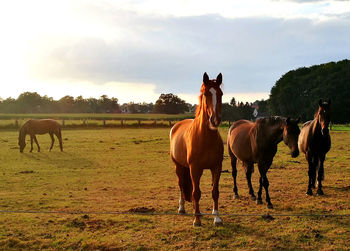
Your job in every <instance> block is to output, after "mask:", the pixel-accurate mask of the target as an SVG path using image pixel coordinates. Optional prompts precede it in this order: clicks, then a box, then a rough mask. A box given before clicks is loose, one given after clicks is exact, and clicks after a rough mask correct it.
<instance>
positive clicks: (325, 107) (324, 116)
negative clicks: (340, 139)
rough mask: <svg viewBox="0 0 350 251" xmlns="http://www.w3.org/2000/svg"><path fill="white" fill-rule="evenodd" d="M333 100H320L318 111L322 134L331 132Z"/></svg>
mask: <svg viewBox="0 0 350 251" xmlns="http://www.w3.org/2000/svg"><path fill="white" fill-rule="evenodd" d="M330 108H331V100H330V99H328V101H322V99H320V100H319V102H318V111H317V113H316V116H317V120H318V123H319V124H320V125H321V133H322V135H327V134H328V133H329V130H328V126H329V123H330V121H331V109H330Z"/></svg>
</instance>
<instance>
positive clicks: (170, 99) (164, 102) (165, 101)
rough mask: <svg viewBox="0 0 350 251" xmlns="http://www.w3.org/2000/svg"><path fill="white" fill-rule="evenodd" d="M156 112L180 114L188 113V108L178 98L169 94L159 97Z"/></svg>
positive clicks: (155, 106) (155, 107)
mask: <svg viewBox="0 0 350 251" xmlns="http://www.w3.org/2000/svg"><path fill="white" fill-rule="evenodd" d="M154 110H155V112H157V113H166V114H178V113H184V112H186V111H188V106H187V105H186V102H185V101H184V100H182V99H180V98H179V97H178V96H176V95H174V94H172V93H168V94H161V95H160V96H159V98H158V100H157V101H156V103H155V105H154Z"/></svg>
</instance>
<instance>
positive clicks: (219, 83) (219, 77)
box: [216, 73, 222, 85]
mask: <svg viewBox="0 0 350 251" xmlns="http://www.w3.org/2000/svg"><path fill="white" fill-rule="evenodd" d="M216 84H217V85H221V84H222V74H221V73H219V75H218V76H217V77H216Z"/></svg>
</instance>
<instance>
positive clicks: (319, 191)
mask: <svg viewBox="0 0 350 251" xmlns="http://www.w3.org/2000/svg"><path fill="white" fill-rule="evenodd" d="M324 160H325V156H321V157H320V159H319V164H320V166H319V168H318V175H317V183H318V184H317V192H316V194H317V195H324V193H323V190H322V180H323V178H324V166H323V163H324Z"/></svg>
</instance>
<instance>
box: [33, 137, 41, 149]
mask: <svg viewBox="0 0 350 251" xmlns="http://www.w3.org/2000/svg"><path fill="white" fill-rule="evenodd" d="M33 138H34V141H35V144H36V145H37V147H38V152H40V146H39V142H38V140H37V139H36V136H35V135H33ZM32 147H33V146H32Z"/></svg>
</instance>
